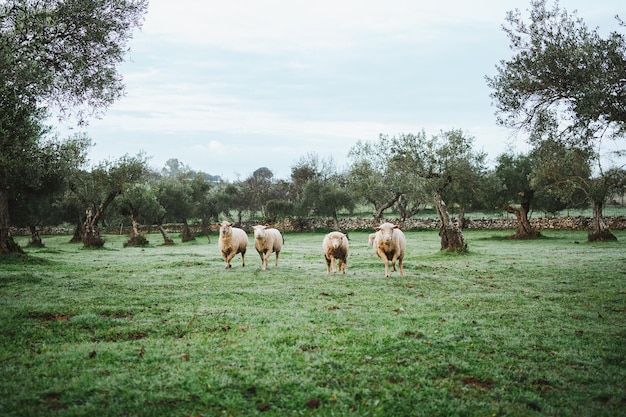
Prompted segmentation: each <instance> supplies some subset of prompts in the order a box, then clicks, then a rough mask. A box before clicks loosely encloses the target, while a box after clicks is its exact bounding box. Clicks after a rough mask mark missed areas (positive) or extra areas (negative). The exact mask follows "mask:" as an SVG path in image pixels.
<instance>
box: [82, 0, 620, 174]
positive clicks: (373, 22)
mask: <svg viewBox="0 0 626 417" xmlns="http://www.w3.org/2000/svg"><path fill="white" fill-rule="evenodd" d="M431 3H432V4H431ZM559 4H560V6H561V7H562V8H565V9H566V10H568V11H573V10H578V15H579V16H580V17H582V18H583V19H584V20H585V22H586V23H587V25H588V26H589V27H596V26H598V27H600V29H601V32H602V33H606V32H609V31H612V30H618V22H617V21H616V20H615V19H614V16H615V15H616V14H618V13H620V11H622V9H623V6H622V5H621V2H619V1H617V0H598V1H595V2H591V3H590V2H588V1H584V0H562V1H561V2H560V3H559ZM528 7H529V2H528V1H519V0H517V1H513V0H488V1H481V2H466V1H462V0H454V1H441V2H416V1H412V0H392V1H387V2H380V1H375V0H368V1H361V0H359V1H356V0H345V1H341V2H337V1H333V2H331V1H327V0H322V1H316V2H309V1H305V0H299V1H291V0H290V1H286V0H263V1H259V2H249V1H230V2H223V1H215V0H209V1H204V0H202V1H200V0H181V1H178V2H171V1H168V0H151V1H150V7H149V10H148V13H147V15H146V20H145V23H144V27H143V29H142V31H141V32H139V33H136V34H135V36H134V39H133V40H132V41H131V43H130V47H131V51H130V53H129V55H128V57H129V61H128V62H126V63H125V64H124V65H122V66H121V67H120V71H121V72H122V74H123V75H124V79H125V82H126V85H127V94H126V96H125V97H124V98H122V99H120V100H119V101H117V102H116V103H115V104H114V105H113V106H111V107H110V109H109V110H108V112H107V113H106V114H105V115H104V117H103V118H102V119H100V120H92V121H91V123H90V125H89V126H88V127H87V128H86V129H84V130H85V131H86V132H87V133H88V135H89V136H90V137H91V138H92V139H93V140H94V142H95V144H96V145H95V147H94V148H93V149H92V150H91V152H90V158H91V160H92V161H94V162H98V161H100V160H102V159H107V158H108V159H110V158H116V157H119V156H121V155H124V154H127V153H130V154H135V153H137V152H139V151H145V153H146V154H147V155H150V156H152V159H151V161H150V164H151V165H153V166H155V167H159V168H160V167H162V166H163V165H164V164H165V162H166V161H167V160H168V159H170V158H177V159H179V160H180V161H182V162H183V163H185V164H186V165H189V166H190V167H191V168H192V169H194V170H199V171H204V172H208V173H211V174H214V175H220V176H222V177H223V178H225V179H230V180H236V179H243V178H246V177H247V176H249V175H250V174H251V173H252V172H253V171H254V170H255V169H257V168H259V167H262V166H266V167H268V168H270V169H271V170H272V171H273V172H274V175H275V176H276V177H278V178H288V177H289V174H290V167H291V166H293V165H294V163H295V162H296V161H297V160H298V158H299V157H301V156H302V155H305V154H306V153H308V152H316V153H318V154H319V155H320V156H322V157H327V156H332V157H333V158H334V160H335V161H336V163H337V165H338V166H339V167H340V168H341V167H342V166H343V165H345V164H346V163H347V156H348V150H349V149H350V148H351V147H352V146H353V145H354V144H355V143H356V142H357V140H375V139H376V138H378V135H379V134H380V133H382V134H388V135H397V134H401V133H419V132H420V131H422V129H424V130H425V131H426V133H427V134H428V135H429V136H430V135H436V134H438V133H439V132H440V131H442V130H450V129H462V130H463V131H465V132H467V134H469V135H471V136H473V137H475V138H476V143H475V145H476V147H477V148H478V149H479V150H483V151H485V152H487V153H488V155H489V158H490V159H491V160H495V158H496V156H497V155H498V154H500V153H502V152H503V151H505V150H506V149H507V146H508V145H514V146H515V147H516V148H517V149H519V150H522V151H526V150H528V149H529V147H528V145H526V143H525V141H524V139H525V138H520V137H515V136H513V137H512V136H511V135H512V132H511V131H510V130H508V129H505V128H502V127H498V126H497V125H496V120H495V116H494V110H495V109H494V108H493V107H492V106H491V100H490V97H489V93H490V90H489V88H488V87H487V85H486V82H485V79H484V76H485V75H490V76H491V75H493V74H494V73H495V65H496V64H497V63H498V62H499V61H500V60H502V59H508V58H509V57H510V56H511V51H510V49H509V45H508V39H507V37H506V34H505V33H504V32H503V31H502V30H501V25H502V24H503V23H504V21H505V15H506V12H507V11H509V10H512V9H515V8H519V9H521V10H522V11H524V10H526V9H528ZM622 17H625V16H622Z"/></svg>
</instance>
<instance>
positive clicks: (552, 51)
mask: <svg viewBox="0 0 626 417" xmlns="http://www.w3.org/2000/svg"><path fill="white" fill-rule="evenodd" d="M546 3H547V2H546V0H533V1H531V3H530V5H531V9H530V10H529V20H528V21H527V20H526V19H524V17H523V15H522V12H521V11H520V10H519V9H515V10H514V11H510V12H509V13H508V14H507V17H506V24H505V25H504V26H503V29H504V31H505V32H506V34H507V36H508V38H509V41H510V43H511V44H510V47H511V49H512V51H513V52H514V54H515V55H514V56H513V57H512V58H511V59H510V60H508V61H501V62H500V64H499V65H497V66H496V69H497V74H496V75H495V76H493V77H487V84H488V85H489V86H490V87H491V88H492V89H493V92H492V93H491V98H492V99H493V101H494V104H495V106H496V107H497V116H498V117H497V121H498V122H499V123H500V124H502V125H504V126H508V127H514V128H518V129H522V130H526V131H528V132H530V133H531V134H532V138H533V139H535V140H537V139H538V140H541V139H543V138H544V135H545V134H546V133H549V132H551V131H553V130H554V129H555V127H556V128H558V130H559V137H560V138H561V140H564V141H568V142H570V143H579V144H588V143H589V142H591V143H593V142H594V141H595V140H597V139H598V137H600V136H602V135H605V134H611V135H617V136H623V134H624V133H625V129H626V84H625V83H624V80H625V79H626V38H625V37H624V34H623V33H619V32H617V31H612V32H610V33H609V34H608V35H607V36H606V37H602V36H601V35H600V32H599V30H598V29H597V28H596V29H589V28H588V27H587V25H586V24H585V22H584V21H583V20H582V19H581V18H579V17H578V16H577V14H576V12H573V13H568V12H567V11H566V10H565V9H561V8H559V6H558V2H557V3H555V5H554V6H553V7H552V8H549V7H548V5H547V4H546ZM618 22H619V23H620V26H621V27H623V23H622V22H621V21H619V20H618Z"/></svg>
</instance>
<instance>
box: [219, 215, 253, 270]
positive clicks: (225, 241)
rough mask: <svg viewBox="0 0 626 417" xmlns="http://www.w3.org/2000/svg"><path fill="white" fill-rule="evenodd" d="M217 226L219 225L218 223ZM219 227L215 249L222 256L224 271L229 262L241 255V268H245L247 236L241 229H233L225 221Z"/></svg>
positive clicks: (228, 266)
mask: <svg viewBox="0 0 626 417" xmlns="http://www.w3.org/2000/svg"><path fill="white" fill-rule="evenodd" d="M218 224H219V223H218ZM219 226H220V237H219V239H218V241H217V247H218V248H219V250H220V253H221V254H222V258H223V259H224V260H225V261H226V269H228V268H230V267H231V265H230V261H231V260H232V259H233V258H234V257H235V255H237V254H238V253H241V266H246V261H245V255H246V249H247V247H248V235H247V234H246V232H245V231H244V230H243V229H239V228H237V227H233V225H232V224H231V223H229V222H227V221H223V222H222V223H221V224H219Z"/></svg>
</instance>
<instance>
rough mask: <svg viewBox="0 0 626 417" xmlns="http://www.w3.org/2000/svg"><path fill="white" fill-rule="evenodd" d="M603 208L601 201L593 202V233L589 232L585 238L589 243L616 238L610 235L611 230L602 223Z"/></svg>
mask: <svg viewBox="0 0 626 417" xmlns="http://www.w3.org/2000/svg"><path fill="white" fill-rule="evenodd" d="M603 206H604V203H603V201H602V200H599V201H594V202H593V231H592V232H589V235H588V236H587V240H588V241H589V242H598V241H611V240H617V237H616V236H615V235H614V234H613V233H611V230H610V229H609V227H608V226H607V225H606V223H605V222H604V218H603V216H602V208H603Z"/></svg>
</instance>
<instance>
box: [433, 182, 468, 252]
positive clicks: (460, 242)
mask: <svg viewBox="0 0 626 417" xmlns="http://www.w3.org/2000/svg"><path fill="white" fill-rule="evenodd" d="M435 207H436V208H437V213H438V214H439V220H441V228H440V229H439V236H440V237H441V250H453V251H456V252H465V251H466V250H467V243H465V237H464V236H463V231H462V230H461V229H459V228H458V227H456V226H455V225H454V223H452V220H451V219H450V215H449V214H448V210H447V209H446V203H444V201H443V200H442V199H441V194H440V193H439V192H438V191H437V192H435Z"/></svg>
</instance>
